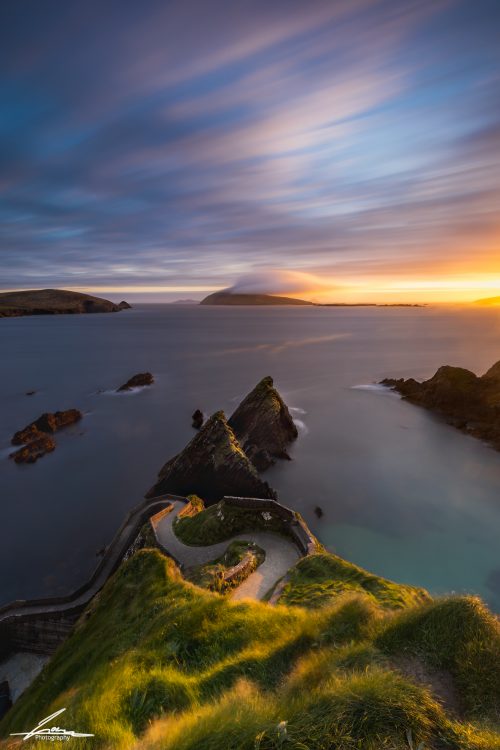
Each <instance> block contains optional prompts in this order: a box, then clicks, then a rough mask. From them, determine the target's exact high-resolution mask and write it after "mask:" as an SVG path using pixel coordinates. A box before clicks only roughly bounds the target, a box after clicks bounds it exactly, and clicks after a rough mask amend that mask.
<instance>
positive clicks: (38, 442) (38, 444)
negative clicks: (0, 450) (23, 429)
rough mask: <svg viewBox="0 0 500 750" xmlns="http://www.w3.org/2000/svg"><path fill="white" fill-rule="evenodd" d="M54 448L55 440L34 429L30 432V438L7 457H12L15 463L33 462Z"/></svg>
mask: <svg viewBox="0 0 500 750" xmlns="http://www.w3.org/2000/svg"><path fill="white" fill-rule="evenodd" d="M55 448H56V443H55V440H54V439H53V438H51V437H50V435H47V433H46V432H40V431H39V430H34V431H33V432H31V433H30V439H29V441H28V442H27V443H26V445H23V447H22V448H20V449H19V450H17V451H14V453H11V454H10V456H9V457H10V458H12V459H14V461H15V462H16V464H34V463H35V461H38V459H39V458H42V457H43V456H45V454H46V453H52V451H53V450H55Z"/></svg>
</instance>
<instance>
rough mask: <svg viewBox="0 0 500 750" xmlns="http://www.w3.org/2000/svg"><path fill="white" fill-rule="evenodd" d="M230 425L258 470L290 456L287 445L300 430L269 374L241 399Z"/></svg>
mask: <svg viewBox="0 0 500 750" xmlns="http://www.w3.org/2000/svg"><path fill="white" fill-rule="evenodd" d="M229 426H230V427H231V428H232V430H233V432H234V434H235V435H236V437H237V438H238V441H239V443H240V445H241V446H242V448H243V450H244V451H245V453H246V454H247V456H248V458H249V459H250V460H251V461H252V463H253V464H254V466H255V467H256V468H257V469H258V471H264V469H267V468H268V467H269V466H271V465H272V464H274V463H275V459H277V458H285V459H289V458H290V456H289V455H288V453H287V450H286V449H287V446H288V445H289V444H290V443H291V442H292V441H293V440H295V439H296V438H297V434H298V433H297V428H296V426H295V423H294V421H293V419H292V417H291V415H290V412H289V411H288V407H287V405H286V404H285V403H284V401H283V399H282V398H281V396H280V395H279V393H278V391H277V390H276V388H275V387H274V385H273V379H272V378H271V377H269V376H268V377H266V378H263V379H262V380H261V381H260V383H259V384H258V385H257V386H256V387H255V388H254V389H253V391H251V393H249V394H248V396H247V397H246V398H245V399H244V400H243V401H242V402H241V404H240V405H239V406H238V408H237V409H236V411H235V412H234V414H233V415H232V417H231V418H230V420H229Z"/></svg>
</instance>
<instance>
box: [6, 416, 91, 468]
mask: <svg viewBox="0 0 500 750" xmlns="http://www.w3.org/2000/svg"><path fill="white" fill-rule="evenodd" d="M82 416H83V415H82V413H81V411H79V410H78V409H66V411H56V412H54V413H52V412H45V413H44V414H42V415H41V416H40V417H38V419H35V421H34V422H30V424H29V425H27V426H26V427H25V428H24V429H23V430H19V431H18V432H16V433H14V435H13V436H12V439H11V443H12V445H22V446H23V447H22V448H21V449H20V450H18V451H15V452H14V453H11V454H10V458H13V459H14V461H15V462H16V463H17V464H33V463H35V461H37V460H38V459H39V458H42V456H45V454H46V453H52V451H53V450H55V447H56V444H55V441H54V440H53V439H52V438H51V437H50V435H51V434H53V433H54V432H57V431H58V430H61V429H62V428H63V427H68V426H69V425H72V424H75V422H78V421H79V420H80V419H81V418H82Z"/></svg>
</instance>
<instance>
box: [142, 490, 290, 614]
mask: <svg viewBox="0 0 500 750" xmlns="http://www.w3.org/2000/svg"><path fill="white" fill-rule="evenodd" d="M172 505H173V506H174V510H173V511H171V512H170V513H166V514H165V515H164V516H163V517H162V518H161V519H160V520H159V521H158V522H157V524H156V536H157V539H158V541H159V542H160V544H161V546H162V547H163V548H164V550H165V551H166V552H167V553H169V554H170V555H172V557H174V558H175V559H176V560H177V561H178V562H179V563H180V564H181V565H182V566H184V567H190V566H192V565H204V564H205V563H207V562H210V561H211V560H214V559H215V558H217V557H220V555H222V554H223V552H225V550H226V549H227V547H228V545H229V544H231V542H234V541H236V540H242V539H244V540H246V541H249V542H255V544H257V545H258V546H259V547H261V548H262V549H263V550H264V552H265V553H266V559H265V560H264V562H263V563H262V565H259V567H258V568H257V570H255V571H254V572H253V573H251V574H250V575H249V576H248V578H247V579H246V580H244V581H243V583H241V584H240V585H239V586H238V587H237V588H235V589H233V591H232V593H231V594H230V596H231V598H232V599H234V600H240V599H263V598H264V596H265V594H266V593H267V592H268V591H269V589H271V588H272V587H273V586H274V584H275V583H276V582H277V581H279V579H280V578H282V577H283V576H284V575H285V573H286V572H287V571H288V570H289V568H291V567H292V565H294V564H295V563H296V562H297V560H298V558H299V557H301V554H300V552H299V550H298V549H297V547H296V546H295V544H294V543H293V542H292V541H290V540H289V539H286V538H285V537H281V536H279V534H273V533H272V532H270V531H249V532H248V533H246V534H238V535H237V536H233V537H231V538H230V539H226V540H225V541H224V542H219V543H218V544H210V545H208V546H206V547H195V546H192V545H188V544H184V543H183V542H181V540H180V539H179V538H178V537H177V536H176V535H175V533H174V530H173V523H174V520H175V518H176V517H177V513H178V512H179V510H180V509H181V508H182V507H184V503H182V502H179V501H173V502H172Z"/></svg>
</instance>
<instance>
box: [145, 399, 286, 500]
mask: <svg viewBox="0 0 500 750" xmlns="http://www.w3.org/2000/svg"><path fill="white" fill-rule="evenodd" d="M165 493H172V494H177V495H184V496H187V495H191V494H193V495H198V496H199V497H201V498H203V499H204V500H205V501H207V502H209V503H213V502H217V501H218V500H220V499H221V498H222V497H224V496H225V495H236V496H243V497H263V498H272V499H276V497H277V495H276V492H275V491H274V490H273V489H272V488H271V487H270V486H269V485H268V484H267V482H263V481H262V480H261V478H260V477H259V475H258V474H257V471H256V470H255V467H254V466H253V465H252V463H251V462H250V460H249V459H248V457H247V456H246V454H245V453H244V451H243V450H242V448H241V446H240V445H239V443H238V441H237V439H236V437H235V435H234V433H233V431H232V430H231V428H230V427H229V425H228V423H227V420H226V417H225V415H224V412H222V411H218V412H216V413H215V414H214V415H213V416H212V417H210V419H208V420H207V421H206V422H205V424H204V425H203V427H202V428H201V430H200V431H199V433H198V434H197V435H195V437H194V438H193V439H192V440H191V442H190V443H188V445H187V446H186V447H185V448H184V450H183V451H181V453H179V454H177V456H174V458H172V459H170V461H167V463H166V464H165V466H163V468H162V469H161V471H160V473H159V475H158V481H157V482H156V484H155V485H154V487H152V488H151V489H150V491H149V492H148V494H147V497H155V496H156V495H161V494H165Z"/></svg>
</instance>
